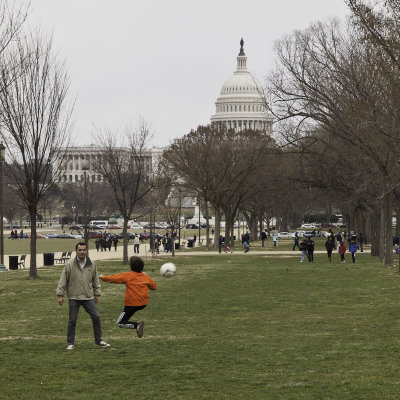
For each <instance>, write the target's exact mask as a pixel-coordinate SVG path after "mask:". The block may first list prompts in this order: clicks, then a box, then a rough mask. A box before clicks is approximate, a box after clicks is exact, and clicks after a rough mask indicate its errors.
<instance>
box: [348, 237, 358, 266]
mask: <svg viewBox="0 0 400 400" xmlns="http://www.w3.org/2000/svg"><path fill="white" fill-rule="evenodd" d="M357 249H358V244H357V239H356V237H355V236H352V237H351V238H350V246H349V250H350V253H351V259H352V261H353V263H356V262H357V260H356V253H357Z"/></svg>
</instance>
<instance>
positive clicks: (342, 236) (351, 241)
mask: <svg viewBox="0 0 400 400" xmlns="http://www.w3.org/2000/svg"><path fill="white" fill-rule="evenodd" d="M329 233H330V235H329V236H328V239H327V241H326V243H325V248H326V251H327V254H328V260H329V262H332V251H333V250H334V249H337V252H338V254H339V255H340V261H341V262H342V263H345V262H346V260H345V254H346V251H347V247H346V239H347V242H348V246H349V251H350V253H351V259H352V261H353V263H356V262H357V260H356V253H357V250H358V249H359V248H361V252H363V242H364V238H363V235H362V233H360V235H359V243H360V247H359V245H358V241H357V234H356V233H355V232H354V233H352V234H351V235H349V236H347V234H346V233H345V232H342V233H340V232H339V233H337V234H336V239H337V244H336V243H335V235H334V233H333V232H332V230H331V229H329Z"/></svg>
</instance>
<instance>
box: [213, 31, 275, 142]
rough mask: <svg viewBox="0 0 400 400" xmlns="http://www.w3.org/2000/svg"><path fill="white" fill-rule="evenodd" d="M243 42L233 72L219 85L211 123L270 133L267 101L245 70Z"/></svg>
mask: <svg viewBox="0 0 400 400" xmlns="http://www.w3.org/2000/svg"><path fill="white" fill-rule="evenodd" d="M243 45H244V42H243V39H242V40H241V41H240V52H239V54H238V56H237V57H236V60H237V67H236V71H235V72H234V73H233V75H232V76H231V77H230V78H228V79H227V80H226V81H225V83H224V84H223V85H222V89H221V92H220V94H219V97H218V98H217V101H216V102H215V108H216V112H215V114H214V115H213V116H212V117H211V122H212V123H213V122H215V123H218V124H224V125H225V126H226V127H227V128H228V129H234V130H235V131H242V130H245V129H252V130H259V131H263V132H265V133H268V134H270V135H271V134H272V117H271V116H270V114H269V112H268V110H267V109H266V107H265V105H266V100H265V97H264V94H263V90H262V87H261V85H260V83H259V82H258V81H257V79H256V78H254V76H253V75H252V74H251V73H250V72H249V71H247V57H246V54H245V53H244V49H243Z"/></svg>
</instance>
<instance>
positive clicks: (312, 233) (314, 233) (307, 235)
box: [303, 231, 317, 238]
mask: <svg viewBox="0 0 400 400" xmlns="http://www.w3.org/2000/svg"><path fill="white" fill-rule="evenodd" d="M303 236H304V237H307V238H308V237H315V236H317V231H306V232H304V235H303Z"/></svg>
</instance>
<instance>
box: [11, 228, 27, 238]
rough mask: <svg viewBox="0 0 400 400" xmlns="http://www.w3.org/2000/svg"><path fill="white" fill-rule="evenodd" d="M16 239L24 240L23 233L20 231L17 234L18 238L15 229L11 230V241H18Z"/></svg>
mask: <svg viewBox="0 0 400 400" xmlns="http://www.w3.org/2000/svg"><path fill="white" fill-rule="evenodd" d="M18 237H19V238H20V239H23V238H24V231H23V230H22V229H21V232H20V233H19V236H18V232H17V230H16V229H15V230H11V239H18Z"/></svg>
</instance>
